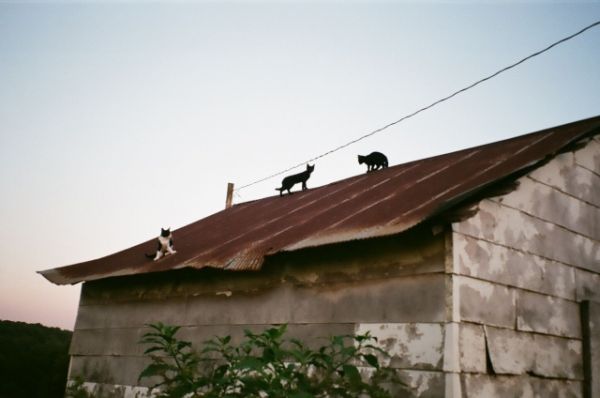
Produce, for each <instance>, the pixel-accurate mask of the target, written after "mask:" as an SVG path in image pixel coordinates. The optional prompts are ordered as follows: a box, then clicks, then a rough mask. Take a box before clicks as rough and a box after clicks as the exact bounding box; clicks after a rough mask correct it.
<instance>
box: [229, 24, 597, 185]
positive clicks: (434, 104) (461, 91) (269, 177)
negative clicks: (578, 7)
mask: <svg viewBox="0 0 600 398" xmlns="http://www.w3.org/2000/svg"><path fill="white" fill-rule="evenodd" d="M598 25H600V20H599V21H596V22H594V23H592V24H591V25H588V26H586V27H585V28H583V29H581V30H579V31H578V32H576V33H573V34H572V35H569V36H567V37H564V38H562V39H560V40H558V41H556V42H554V43H552V44H550V45H549V46H547V47H546V48H544V49H542V50H539V51H536V52H534V53H532V54H530V55H528V56H526V57H525V58H523V59H521V60H519V61H517V62H515V63H513V64H510V65H508V66H506V67H504V68H502V69H500V70H498V71H496V72H494V73H492V74H491V75H489V76H486V77H484V78H482V79H479V80H477V81H476V82H475V83H472V84H470V85H468V86H466V87H463V88H461V89H460V90H457V91H455V92H453V93H452V94H450V95H448V96H446V97H443V98H440V99H439V100H437V101H435V102H432V103H431V104H429V105H427V106H424V107H423V108H420V109H418V110H416V111H414V112H412V113H410V114H408V115H406V116H404V117H402V118H400V119H398V120H396V121H394V122H391V123H388V124H386V125H385V126H383V127H380V128H378V129H375V130H373V131H371V132H370V133H367V134H364V135H362V136H360V137H358V138H355V139H353V140H352V141H348V142H347V143H345V144H342V145H340V146H338V147H336V148H333V149H330V150H329V151H327V152H324V153H322V154H320V155H317V156H315V157H313V158H310V159H308V160H306V161H304V162H301V163H298V164H296V165H294V166H291V167H288V168H287V169H285V170H281V171H279V172H277V173H274V174H271V175H269V176H267V177H263V178H261V179H258V180H256V181H253V182H251V183H248V184H246V185H243V186H241V187H239V188H237V189H235V191H240V190H242V189H244V188H248V187H250V186H252V185H255V184H258V183H261V182H263V181H266V180H269V179H271V178H273V177H277V176H279V175H281V174H284V173H287V172H288V171H291V170H294V169H296V168H298V167H300V166H303V165H304V164H306V163H310V162H314V161H316V160H318V159H321V158H323V157H325V156H327V155H331V154H332V153H334V152H337V151H339V150H341V149H344V148H346V147H348V146H350V145H352V144H355V143H357V142H359V141H362V140H364V139H365V138H368V137H371V136H373V135H375V134H377V133H380V132H382V131H384V130H386V129H388V128H390V127H392V126H395V125H396V124H398V123H401V122H403V121H404V120H406V119H410V118H411V117H413V116H416V115H418V114H419V113H421V112H423V111H426V110H428V109H430V108H433V107H434V106H436V105H438V104H440V103H442V102H444V101H448V100H449V99H451V98H453V97H455V96H457V95H458V94H461V93H464V92H465V91H467V90H470V89H472V88H473V87H475V86H477V85H479V84H481V83H483V82H485V81H488V80H490V79H493V78H494V77H496V76H498V75H499V74H501V73H504V72H506V71H508V70H510V69H512V68H514V67H516V66H518V65H520V64H522V63H523V62H526V61H528V60H530V59H531V58H534V57H537V56H538V55H541V54H543V53H545V52H546V51H548V50H550V49H552V48H553V47H555V46H557V45H559V44H561V43H564V42H566V41H568V40H571V39H573V38H574V37H576V36H579V35H580V34H582V33H583V32H585V31H587V30H589V29H592V28H594V27H596V26H598Z"/></svg>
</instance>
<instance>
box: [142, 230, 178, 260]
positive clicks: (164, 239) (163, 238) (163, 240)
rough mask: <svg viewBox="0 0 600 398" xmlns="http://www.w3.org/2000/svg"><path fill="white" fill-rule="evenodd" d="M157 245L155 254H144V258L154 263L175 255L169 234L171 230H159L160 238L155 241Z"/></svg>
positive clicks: (171, 236)
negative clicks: (168, 255) (169, 255)
mask: <svg viewBox="0 0 600 398" xmlns="http://www.w3.org/2000/svg"><path fill="white" fill-rule="evenodd" d="M157 243H158V247H157V249H156V254H146V257H148V258H151V259H152V260H154V261H156V260H158V259H160V258H161V257H163V256H166V255H167V254H175V253H177V251H175V248H174V247H173V234H172V233H171V228H167V229H164V228H161V229H160V236H159V237H158V239H157Z"/></svg>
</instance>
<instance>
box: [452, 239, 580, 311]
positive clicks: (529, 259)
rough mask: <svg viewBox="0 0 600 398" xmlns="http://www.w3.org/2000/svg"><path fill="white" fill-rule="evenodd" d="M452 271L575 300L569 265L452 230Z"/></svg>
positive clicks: (573, 281) (572, 275) (571, 271)
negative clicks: (453, 266) (453, 265)
mask: <svg viewBox="0 0 600 398" xmlns="http://www.w3.org/2000/svg"><path fill="white" fill-rule="evenodd" d="M452 235H453V244H452V246H453V249H454V263H455V269H456V271H455V272H458V273H459V274H461V275H466V276H473V277H475V278H478V279H485V280H487V281H491V282H498V283H502V284H504V285H509V286H515V287H519V288H522V289H527V290H533V291H536V292H539V293H545V294H549V295H552V296H557V297H562V298H567V299H572V300H574V299H575V272H574V268H573V267H570V266H568V265H564V264H561V263H558V262H556V261H552V260H549V259H547V258H544V257H540V256H536V255H533V254H529V253H525V252H522V251H518V250H515V249H511V248H508V247H505V246H501V245H498V244H494V243H490V242H486V241H484V240H481V239H476V238H472V237H470V236H467V235H463V234H460V233H453V234H452Z"/></svg>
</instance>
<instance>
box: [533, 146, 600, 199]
mask: <svg viewBox="0 0 600 398" xmlns="http://www.w3.org/2000/svg"><path fill="white" fill-rule="evenodd" d="M529 175H530V176H531V177H532V178H533V179H534V180H537V181H540V182H543V183H544V184H547V185H550V186H553V187H555V188H558V189H560V190H561V191H564V192H567V193H568V194H570V195H573V196H575V197H577V198H581V199H583V200H585V201H586V202H589V203H592V204H594V205H596V206H600V176H598V174H595V173H593V172H592V171H590V170H588V169H587V168H584V167H580V166H578V165H577V163H576V161H575V156H574V155H573V153H572V152H569V153H564V154H561V155H558V156H557V157H555V158H554V159H552V160H551V161H550V162H549V163H547V164H545V165H544V166H542V167H540V168H538V169H536V170H534V171H532V172H531V174H529Z"/></svg>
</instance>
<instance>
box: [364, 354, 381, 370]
mask: <svg viewBox="0 0 600 398" xmlns="http://www.w3.org/2000/svg"><path fill="white" fill-rule="evenodd" d="M363 359H364V360H365V361H366V362H367V363H368V364H369V365H371V366H372V367H374V368H377V369H379V360H378V359H377V357H376V356H375V355H373V354H365V355H363Z"/></svg>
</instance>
